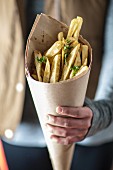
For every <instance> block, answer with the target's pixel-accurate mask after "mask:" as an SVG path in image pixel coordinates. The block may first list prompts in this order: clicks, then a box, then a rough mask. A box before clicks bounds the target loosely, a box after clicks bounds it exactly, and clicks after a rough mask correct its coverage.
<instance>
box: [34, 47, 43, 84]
mask: <svg viewBox="0 0 113 170" xmlns="http://www.w3.org/2000/svg"><path fill="white" fill-rule="evenodd" d="M34 57H35V66H36V71H37V77H38V80H39V81H41V82H42V77H41V67H42V63H41V62H39V61H38V59H40V58H42V54H41V53H40V51H38V50H35V51H34Z"/></svg>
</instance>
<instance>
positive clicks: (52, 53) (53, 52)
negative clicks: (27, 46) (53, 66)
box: [45, 41, 63, 57]
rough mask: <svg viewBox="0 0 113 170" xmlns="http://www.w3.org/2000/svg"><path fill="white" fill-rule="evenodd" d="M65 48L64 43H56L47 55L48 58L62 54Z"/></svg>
mask: <svg viewBox="0 0 113 170" xmlns="http://www.w3.org/2000/svg"><path fill="white" fill-rule="evenodd" d="M62 47H63V43H62V41H56V42H55V43H54V44H53V45H52V46H51V47H50V48H49V49H48V50H47V52H46V53H45V56H46V57H54V56H55V55H57V54H58V53H60V51H61V49H62Z"/></svg>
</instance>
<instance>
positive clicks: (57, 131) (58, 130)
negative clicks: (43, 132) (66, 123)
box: [47, 124, 87, 138]
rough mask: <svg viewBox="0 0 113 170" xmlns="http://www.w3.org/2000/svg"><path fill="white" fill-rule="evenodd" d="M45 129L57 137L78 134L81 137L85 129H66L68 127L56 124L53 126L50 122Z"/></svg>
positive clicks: (85, 131) (84, 133)
mask: <svg viewBox="0 0 113 170" xmlns="http://www.w3.org/2000/svg"><path fill="white" fill-rule="evenodd" d="M47 129H48V131H49V132H50V133H52V134H53V135H56V136H59V137H65V138H67V137H69V136H78V137H82V136H84V135H86V133H87V130H85V129H81V130H78V129H75V128H73V129H70V128H69V129H68V128H62V127H57V126H53V125H50V124H47Z"/></svg>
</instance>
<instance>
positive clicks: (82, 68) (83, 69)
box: [76, 66, 89, 76]
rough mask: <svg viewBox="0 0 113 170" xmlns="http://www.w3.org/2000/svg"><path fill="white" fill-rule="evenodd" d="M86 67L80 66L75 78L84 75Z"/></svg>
mask: <svg viewBox="0 0 113 170" xmlns="http://www.w3.org/2000/svg"><path fill="white" fill-rule="evenodd" d="M88 68H89V67H88V66H81V68H80V69H79V71H78V72H77V74H76V76H79V75H80V74H85V73H87V71H88Z"/></svg>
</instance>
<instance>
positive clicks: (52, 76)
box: [32, 17, 88, 83]
mask: <svg viewBox="0 0 113 170" xmlns="http://www.w3.org/2000/svg"><path fill="white" fill-rule="evenodd" d="M82 23H83V19H82V18H81V17H77V18H74V19H73V20H72V21H71V23H70V26H69V30H68V34H67V37H66V38H64V35H63V32H60V33H59V34H58V41H56V42H55V43H54V44H53V45H52V46H51V47H50V48H49V49H48V50H47V51H46V52H44V54H43V55H42V54H41V52H40V51H38V50H35V51H34V53H33V57H34V64H35V68H32V77H33V78H34V79H35V80H37V81H40V82H45V83H56V82H59V81H64V80H67V79H70V78H73V77H75V76H78V75H80V74H81V73H83V72H87V70H88V46H87V45H84V44H82V43H81V42H79V33H80V30H81V27H82Z"/></svg>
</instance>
